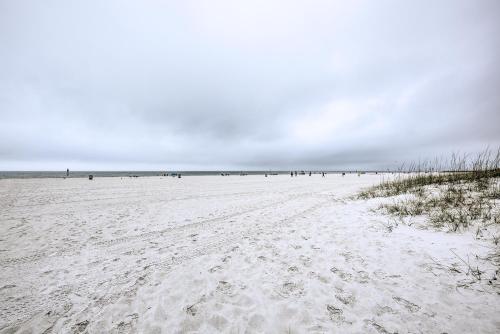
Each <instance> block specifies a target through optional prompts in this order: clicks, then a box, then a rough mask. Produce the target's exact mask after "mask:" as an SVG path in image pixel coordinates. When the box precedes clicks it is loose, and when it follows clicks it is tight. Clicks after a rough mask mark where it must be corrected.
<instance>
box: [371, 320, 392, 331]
mask: <svg viewBox="0 0 500 334" xmlns="http://www.w3.org/2000/svg"><path fill="white" fill-rule="evenodd" d="M364 322H365V324H367V325H371V327H373V328H374V329H375V330H376V331H377V332H379V333H382V334H392V332H389V331H388V330H387V329H385V327H384V326H382V325H380V324H378V323H376V322H375V321H374V320H368V319H366V320H364Z"/></svg>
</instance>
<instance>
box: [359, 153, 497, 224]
mask: <svg viewBox="0 0 500 334" xmlns="http://www.w3.org/2000/svg"><path fill="white" fill-rule="evenodd" d="M400 195H402V196H400ZM392 196H400V197H402V198H398V199H396V200H395V201H394V202H393V203H391V204H382V205H381V209H383V210H385V211H386V212H387V213H388V214H391V215H394V216H398V217H407V216H422V215H423V216H426V217H427V221H428V222H429V223H430V224H431V225H432V226H435V227H439V228H442V227H447V228H448V229H449V230H451V231H455V232H456V231H459V230H461V229H467V228H469V227H471V226H472V225H475V224H477V223H482V224H483V226H487V225H490V224H499V223H500V210H499V208H498V200H499V199H500V149H498V150H497V152H496V154H492V153H491V151H489V150H486V151H484V152H482V153H480V154H479V155H477V156H475V157H473V158H470V157H469V156H467V155H464V156H461V157H459V156H457V155H453V156H452V158H451V159H450V160H449V161H448V162H447V163H446V164H438V163H437V162H435V163H434V164H429V163H424V164H419V165H417V164H413V165H410V168H409V169H408V170H406V171H403V168H402V169H401V170H400V171H399V173H398V174H396V175H395V177H392V178H391V179H390V180H387V181H384V182H382V183H381V184H379V185H376V186H374V187H372V188H369V189H367V190H364V191H362V192H361V193H360V194H359V198H363V199H368V198H374V197H392Z"/></svg>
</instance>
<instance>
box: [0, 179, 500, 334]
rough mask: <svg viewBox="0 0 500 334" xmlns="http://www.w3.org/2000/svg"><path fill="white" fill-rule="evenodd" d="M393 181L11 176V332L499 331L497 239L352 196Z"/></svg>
mask: <svg viewBox="0 0 500 334" xmlns="http://www.w3.org/2000/svg"><path fill="white" fill-rule="evenodd" d="M381 178H382V176H381V175H374V174H372V175H370V174H366V175H362V176H360V177H358V176H357V175H354V174H350V175H346V176H345V177H342V176H341V175H337V174H329V175H327V177H325V178H322V177H321V176H320V175H313V176H311V177H309V176H301V177H293V178H291V177H290V176H289V175H279V176H270V177H267V178H265V177H264V176H245V177H240V176H230V177H220V176H199V177H198V176H192V177H183V178H182V179H177V178H170V177H140V178H119V177H118V178H96V179H94V180H93V181H89V180H87V179H5V180H0V265H1V271H0V333H2V334H3V333H218V332H223V333H394V332H398V333H410V332H411V333H499V332H500V317H499V314H500V313H499V311H500V295H499V291H500V288H499V285H498V283H497V281H494V282H493V283H489V282H488V277H492V276H493V275H494V270H495V268H494V267H493V266H491V265H489V263H488V262H487V261H484V260H483V259H484V258H486V257H487V256H488V254H489V253H490V252H491V250H492V249H491V243H490V242H487V241H485V240H482V239H477V238H475V235H474V233H473V231H470V232H464V233H446V232H442V231H435V230H431V229H424V228H421V227H419V224H418V221H415V223H414V224H412V225H411V226H408V225H405V224H401V223H397V222H396V221H394V219H392V218H390V217H388V216H385V215H383V214H382V213H380V212H379V211H376V210H372V209H376V208H377V207H378V205H379V204H380V202H381V201H383V200H382V199H372V200H355V199H352V196H353V195H354V194H356V192H357V191H359V190H360V189H362V188H363V187H367V186H369V185H372V184H375V183H377V182H379V181H380V180H381ZM455 254H456V255H455ZM457 255H458V256H460V257H461V258H462V259H468V261H469V264H470V265H471V266H480V267H481V270H483V271H484V274H483V277H484V279H483V280H481V281H477V280H474V278H473V277H471V276H470V275H467V270H468V268H467V266H466V264H464V263H463V262H461V261H460V259H459V258H458V257H457Z"/></svg>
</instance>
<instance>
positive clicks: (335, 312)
mask: <svg viewBox="0 0 500 334" xmlns="http://www.w3.org/2000/svg"><path fill="white" fill-rule="evenodd" d="M326 311H327V312H328V316H329V317H330V320H333V321H335V322H345V317H344V311H343V310H342V309H341V308H338V307H335V306H333V305H326Z"/></svg>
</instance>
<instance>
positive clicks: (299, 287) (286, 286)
mask: <svg viewBox="0 0 500 334" xmlns="http://www.w3.org/2000/svg"><path fill="white" fill-rule="evenodd" d="M303 293H304V286H303V284H302V283H300V282H299V283H294V282H285V283H283V285H282V286H281V289H280V290H279V291H278V294H279V295H280V296H282V297H284V298H287V297H290V296H301V295H302V294H303Z"/></svg>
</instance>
